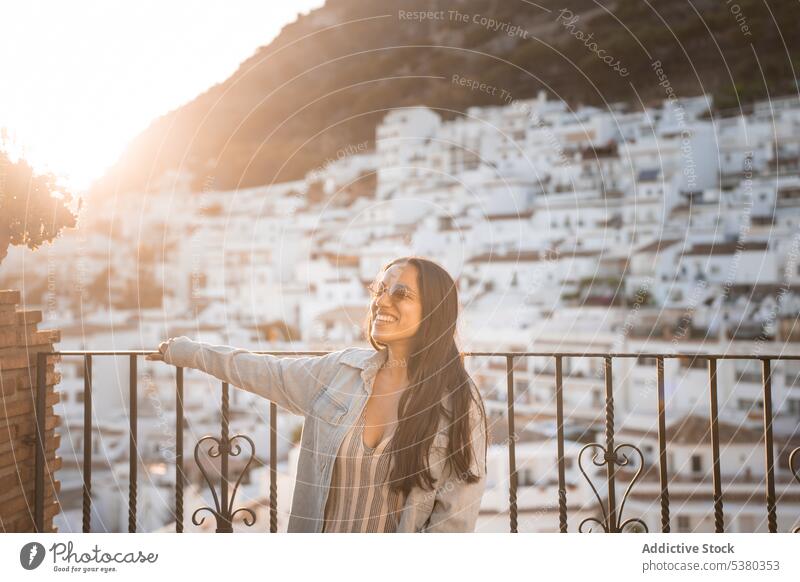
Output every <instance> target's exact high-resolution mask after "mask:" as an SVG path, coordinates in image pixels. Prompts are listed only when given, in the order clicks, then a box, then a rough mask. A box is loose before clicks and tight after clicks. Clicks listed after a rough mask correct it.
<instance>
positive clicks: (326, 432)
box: [164, 336, 486, 532]
mask: <svg viewBox="0 0 800 582" xmlns="http://www.w3.org/2000/svg"><path fill="white" fill-rule="evenodd" d="M386 358H387V351H386V350H385V349H384V350H380V351H376V350H374V349H372V348H359V347H350V348H346V349H343V350H339V351H335V352H331V353H328V354H326V355H323V356H274V355H269V354H255V353H253V352H250V351H248V350H245V349H241V348H234V347H231V346H222V345H212V344H208V343H204V342H196V341H193V340H191V339H189V338H188V337H186V336H181V337H177V338H170V339H169V340H168V345H167V349H166V350H165V353H164V361H165V362H167V363H168V364H172V365H175V366H182V367H185V368H196V369H198V370H202V371H204V372H207V373H208V374H211V375H212V376H215V377H216V378H219V379H220V380H222V381H224V382H228V383H229V384H231V385H233V386H237V387H239V388H242V389H244V390H247V391H248V392H252V393H253V394H257V395H259V396H262V397H263V398H266V399H268V400H270V401H272V402H274V403H275V404H277V405H278V406H280V407H281V408H284V409H286V410H287V411H289V412H291V413H294V414H297V415H301V416H303V417H305V422H304V424H303V432H302V438H301V443H300V444H301V449H300V455H299V457H298V466H297V479H296V482H295V488H294V496H293V498H292V511H291V516H290V518H289V525H288V531H289V532H321V531H322V526H323V518H324V511H325V503H326V501H327V499H328V491H329V487H330V482H331V475H332V471H333V463H334V461H335V460H336V455H337V452H338V450H339V446H340V444H341V443H342V440H343V439H344V437H345V434H346V433H347V431H348V429H349V428H350V427H351V426H352V425H353V423H355V421H356V420H357V419H358V417H359V416H360V414H361V412H362V410H363V409H364V407H365V406H366V403H367V399H368V398H369V396H370V394H371V393H372V386H373V382H374V379H375V376H376V374H377V371H378V368H379V366H380V365H381V364H383V363H384V362H385V361H386ZM472 389H473V390H474V391H475V392H476V395H477V396H478V397H479V398H480V393H479V392H478V389H477V387H476V386H475V384H474V383H473V384H472ZM480 401H481V403H482V400H480ZM445 406H446V407H447V410H448V411H449V410H450V408H449V406H448V405H447V403H445ZM481 408H482V406H481ZM470 426H471V428H472V446H473V452H474V454H473V464H472V467H471V471H472V473H473V474H476V475H479V476H480V480H479V481H477V482H475V483H467V482H466V481H464V480H463V479H461V478H459V476H458V475H455V474H453V470H452V468H451V466H450V464H449V463H445V460H446V454H447V449H446V447H447V440H448V439H447V429H448V426H447V424H446V419H445V418H444V417H442V418H441V419H440V421H439V426H438V430H437V434H436V436H435V437H434V440H433V444H432V445H431V448H430V453H429V456H428V460H429V466H430V469H431V474H432V476H433V478H434V479H435V483H434V489H433V490H430V491H425V490H423V489H421V488H419V487H414V488H412V490H411V492H410V493H409V495H408V496H407V499H406V503H405V505H404V506H403V508H402V512H401V514H400V520H399V523H398V528H397V531H398V532H471V531H474V530H475V522H476V521H477V517H478V512H479V510H480V503H481V497H482V496H483V492H484V490H485V485H486V431H485V427H484V423H483V418H482V416H481V411H479V410H478V408H477V407H476V406H475V405H474V404H473V406H472V407H471V412H470ZM481 459H482V461H481Z"/></svg>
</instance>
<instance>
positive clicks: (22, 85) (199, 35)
mask: <svg viewBox="0 0 800 582" xmlns="http://www.w3.org/2000/svg"><path fill="white" fill-rule="evenodd" d="M323 3H324V0H290V1H285V2H284V1H279V0H191V1H189V0H157V1H152V0H100V1H89V0H69V1H68V2H66V1H64V0H42V1H35V0H13V1H8V0H4V1H3V2H0V23H2V24H0V86H1V87H2V90H0V128H6V129H8V130H9V131H10V132H11V134H12V135H13V136H14V137H15V139H16V142H17V143H18V144H19V145H21V146H23V147H24V150H23V151H24V155H25V156H26V157H27V158H28V159H29V160H30V161H31V162H32V163H34V164H35V165H36V166H38V167H39V168H41V169H49V170H52V171H54V172H56V173H58V174H61V175H64V176H65V178H66V179H67V180H68V183H69V184H70V185H71V186H73V187H75V188H83V187H85V186H87V185H88V184H89V183H90V181H91V180H92V179H94V178H96V177H98V176H99V175H101V174H102V173H103V170H104V169H105V168H106V167H107V166H109V165H110V164H112V163H113V162H114V161H115V160H116V159H117V157H118V156H119V154H120V153H121V152H122V150H123V149H124V146H125V144H126V142H127V141H129V140H130V139H131V138H133V137H134V136H136V134H138V133H139V132H140V131H142V130H143V129H144V128H145V127H147V125H148V124H149V123H150V121H151V120H153V119H154V118H155V117H157V116H158V115H161V114H163V113H166V112H167V111H169V110H171V109H174V108H175V107H177V106H179V105H181V104H182V103H185V102H186V101H189V100H190V99H192V98H193V97H194V96H196V95H197V94H198V93H201V92H202V91H204V90H205V89H207V88H208V87H209V86H211V85H213V84H214V83H217V82H219V81H222V80H224V79H225V78H226V77H228V76H229V75H230V74H231V73H233V72H234V71H235V70H236V68H237V65H238V64H239V63H240V62H241V61H243V60H244V59H246V58H247V57H249V56H250V55H252V54H253V52H254V51H255V49H256V48H257V47H259V46H262V45H264V44H267V43H269V41H270V40H272V39H273V38H274V37H275V36H276V35H277V33H278V32H279V31H280V29H281V27H282V26H283V25H284V24H287V23H289V22H292V21H293V20H294V19H295V17H296V16H297V14H298V12H307V11H308V10H309V9H311V8H316V7H317V6H320V5H322V4H323Z"/></svg>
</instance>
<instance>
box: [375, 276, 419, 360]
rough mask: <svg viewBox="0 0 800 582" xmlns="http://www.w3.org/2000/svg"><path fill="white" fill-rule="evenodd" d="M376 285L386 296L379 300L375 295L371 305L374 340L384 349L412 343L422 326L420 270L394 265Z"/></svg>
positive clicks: (379, 297) (382, 294) (381, 295)
mask: <svg viewBox="0 0 800 582" xmlns="http://www.w3.org/2000/svg"><path fill="white" fill-rule="evenodd" d="M376 284H377V286H378V287H379V288H383V289H384V292H383V293H381V294H380V295H378V296H377V297H375V296H374V294H373V299H372V303H371V305H370V308H371V310H372V329H371V333H372V337H373V339H374V340H375V341H376V342H378V343H380V344H384V345H388V344H390V343H392V342H396V341H399V340H407V339H410V338H411V337H413V336H414V334H416V333H417V330H418V329H419V326H420V324H421V323H422V297H421V296H420V292H419V287H418V286H417V267H415V266H414V265H412V264H410V263H398V264H395V265H392V266H391V267H389V268H388V269H386V271H384V272H383V273H382V274H381V277H379V278H378V280H377V281H376ZM381 284H383V285H381Z"/></svg>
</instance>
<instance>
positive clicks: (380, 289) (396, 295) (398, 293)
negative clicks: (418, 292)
mask: <svg viewBox="0 0 800 582" xmlns="http://www.w3.org/2000/svg"><path fill="white" fill-rule="evenodd" d="M367 290H368V291H369V292H370V295H372V298H373V299H377V298H378V297H380V296H381V295H383V293H384V291H388V293H389V300H390V301H391V302H392V303H399V302H400V301H403V300H404V299H412V298H413V297H414V294H413V293H412V292H411V291H409V289H408V287H406V286H405V285H401V284H400V283H395V284H394V285H392V287H391V289H389V288H388V287H386V285H384V284H383V282H381V283H370V284H369V285H367Z"/></svg>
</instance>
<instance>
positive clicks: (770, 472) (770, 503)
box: [761, 358, 778, 533]
mask: <svg viewBox="0 0 800 582" xmlns="http://www.w3.org/2000/svg"><path fill="white" fill-rule="evenodd" d="M761 366H762V368H761V373H762V378H763V380H764V453H765V455H764V458H765V461H766V465H767V522H768V525H769V531H770V533H776V532H777V531H778V516H777V513H776V510H775V458H774V456H773V442H772V370H771V369H770V361H769V359H767V358H765V359H764V360H762V361H761Z"/></svg>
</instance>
